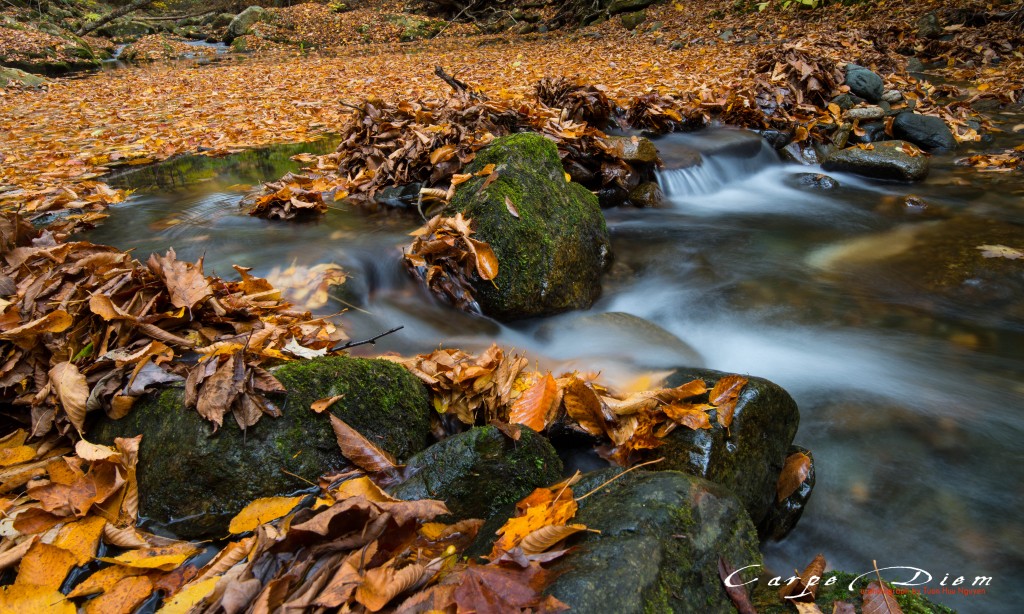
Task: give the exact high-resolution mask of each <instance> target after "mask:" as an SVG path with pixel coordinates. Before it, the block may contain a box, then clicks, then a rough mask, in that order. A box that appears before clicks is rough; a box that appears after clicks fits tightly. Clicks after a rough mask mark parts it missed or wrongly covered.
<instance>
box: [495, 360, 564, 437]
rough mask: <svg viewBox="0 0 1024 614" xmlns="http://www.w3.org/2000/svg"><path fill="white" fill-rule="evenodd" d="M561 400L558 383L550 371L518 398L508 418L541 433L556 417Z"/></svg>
mask: <svg viewBox="0 0 1024 614" xmlns="http://www.w3.org/2000/svg"><path fill="white" fill-rule="evenodd" d="M559 400H560V399H559V391H558V384H557V383H556V382H555V378H553V377H551V374H550V373H548V374H546V375H544V377H542V378H540V380H538V381H537V383H536V384H534V385H533V386H531V387H530V388H529V389H527V390H526V392H524V393H523V394H522V395H520V396H519V398H518V399H516V402H515V403H513V405H512V408H511V409H510V410H509V415H508V420H509V422H512V423H514V424H523V425H526V426H528V427H530V428H531V429H533V430H535V431H537V432H538V433H539V432H541V431H543V430H544V429H545V428H547V426H548V423H549V422H550V420H551V419H552V418H554V412H555V410H556V409H558V402H559Z"/></svg>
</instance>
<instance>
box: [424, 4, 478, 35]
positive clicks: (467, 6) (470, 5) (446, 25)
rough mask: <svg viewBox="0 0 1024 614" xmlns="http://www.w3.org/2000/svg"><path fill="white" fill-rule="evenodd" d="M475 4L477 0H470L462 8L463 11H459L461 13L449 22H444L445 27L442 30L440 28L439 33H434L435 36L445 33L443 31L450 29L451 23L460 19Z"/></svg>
mask: <svg viewBox="0 0 1024 614" xmlns="http://www.w3.org/2000/svg"><path fill="white" fill-rule="evenodd" d="M474 5H476V0H473V1H472V2H470V3H469V4H468V5H466V6H464V7H463V8H462V10H461V11H459V14H458V15H456V16H455V17H452V20H451V21H449V22H448V23H446V24H444V27H443V28H441V29H440V30H438V31H437V34H435V35H434V38H437V37H438V36H441V34H443V33H444V31H445V30H447V29H448V26H450V25H452V24H453V23H455V21H456V20H457V19H458V18H459V17H462V14H463V13H465V12H466V11H468V10H469V9H471V8H473V6H474Z"/></svg>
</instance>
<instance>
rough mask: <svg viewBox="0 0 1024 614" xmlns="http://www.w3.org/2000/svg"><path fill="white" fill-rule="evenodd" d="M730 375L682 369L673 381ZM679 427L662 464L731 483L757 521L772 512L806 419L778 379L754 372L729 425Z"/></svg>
mask: <svg viewBox="0 0 1024 614" xmlns="http://www.w3.org/2000/svg"><path fill="white" fill-rule="evenodd" d="M723 375H725V373H722V372H720V371H713V370H711V369H692V368H683V369H678V370H677V371H676V372H675V373H674V374H673V375H672V376H671V377H669V379H668V382H667V383H666V385H667V386H679V385H681V384H683V383H685V382H688V381H690V380H694V379H702V380H704V382H705V383H706V384H707V385H708V387H712V386H714V385H715V383H716V382H717V381H718V379H719V378H720V377H721V376H723ZM712 423H713V426H712V428H710V429H698V430H693V429H688V428H677V429H676V430H674V431H672V433H671V434H669V436H668V437H666V438H665V443H664V444H663V445H662V446H661V447H659V448H658V449H657V453H658V455H659V456H664V457H665V460H664V461H663V462H661V463H659V464H658V465H657V467H658V468H659V469H675V470H678V471H682V472H684V473H689V474H691V475H696V476H699V477H702V478H705V479H707V480H710V481H712V482H715V483H716V484H721V485H722V486H725V487H726V488H728V489H729V490H731V491H732V492H734V493H735V494H736V496H737V497H739V499H740V501H742V502H743V505H744V507H745V508H746V510H747V512H748V513H749V514H750V517H751V519H753V521H754V523H755V524H758V523H760V522H761V520H762V519H763V518H764V517H765V515H766V514H767V513H768V510H769V509H770V508H771V506H772V500H773V498H774V496H775V486H776V484H777V483H778V479H779V473H781V471H782V465H783V463H784V462H785V460H786V454H787V451H788V450H789V446H790V445H791V444H792V443H793V437H794V436H795V435H796V431H797V427H798V426H799V424H800V412H799V410H798V409H797V406H796V402H795V401H793V398H792V397H791V396H789V393H787V392H786V391H785V390H783V389H782V388H781V387H780V386H778V385H777V384H774V383H772V382H770V381H768V380H766V379H763V378H760V377H750V378H749V382H748V383H747V385H746V386H745V387H744V388H743V391H742V393H741V394H740V398H739V401H738V402H737V403H736V410H735V412H734V413H733V419H732V424H731V425H730V427H729V429H728V430H727V429H725V428H724V427H722V426H720V425H719V424H718V422H717V421H716V420H713V421H712Z"/></svg>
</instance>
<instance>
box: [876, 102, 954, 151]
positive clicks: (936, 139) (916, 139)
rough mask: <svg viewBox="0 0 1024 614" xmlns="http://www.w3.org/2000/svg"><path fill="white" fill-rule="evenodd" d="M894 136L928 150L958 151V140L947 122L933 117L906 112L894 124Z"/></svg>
mask: <svg viewBox="0 0 1024 614" xmlns="http://www.w3.org/2000/svg"><path fill="white" fill-rule="evenodd" d="M892 134H893V136H895V137H896V138H898V139H903V140H904V141H910V142H911V143H913V144H914V145H917V146H918V147H921V148H923V149H927V150H936V149H941V150H951V149H956V139H955V138H954V137H953V132H952V131H950V129H949V126H947V125H946V122H944V121H942V119H940V118H938V117H933V116H931V115H918V114H917V113H913V112H911V111H904V112H903V113H900V114H899V115H897V116H896V119H894V120H893V122H892Z"/></svg>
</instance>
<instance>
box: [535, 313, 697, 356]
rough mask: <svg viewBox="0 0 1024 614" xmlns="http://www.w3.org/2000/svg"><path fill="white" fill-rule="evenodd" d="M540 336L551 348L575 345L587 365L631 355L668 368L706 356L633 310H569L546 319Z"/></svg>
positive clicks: (575, 353)
mask: <svg viewBox="0 0 1024 614" xmlns="http://www.w3.org/2000/svg"><path fill="white" fill-rule="evenodd" d="M537 336H538V337H540V338H541V339H543V340H545V342H546V343H547V345H548V346H549V347H552V348H572V354H566V353H560V354H557V355H558V356H559V357H569V356H571V357H576V356H580V357H583V356H586V357H587V359H588V361H589V362H588V365H590V366H589V367H588V368H595V369H596V368H603V364H602V358H604V357H608V358H611V359H612V360H613V361H616V362H618V361H621V360H623V359H628V360H629V361H630V362H632V363H633V364H636V365H638V366H641V367H647V368H666V367H673V366H675V365H680V364H686V365H690V366H695V367H696V366H701V365H703V364H704V359H703V358H702V357H701V355H700V354H699V353H698V352H697V350H695V349H694V348H693V347H692V346H691V345H689V344H688V343H686V342H685V341H683V340H682V339H680V338H679V337H677V336H675V335H674V334H672V333H671V332H669V331H668V330H666V329H664V328H662V327H661V326H658V325H657V324H655V323H654V322H651V321H649V320H645V319H643V318H641V317H639V316H635V315H633V314H631V313H624V312H621V311H607V312H603V313H584V314H580V315H577V314H570V315H567V316H563V317H561V318H558V319H556V320H553V321H550V322H545V323H544V324H542V325H541V326H540V327H539V328H538V329H537Z"/></svg>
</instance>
